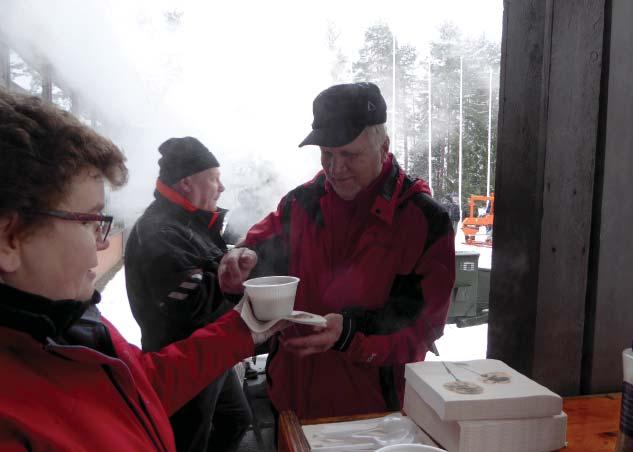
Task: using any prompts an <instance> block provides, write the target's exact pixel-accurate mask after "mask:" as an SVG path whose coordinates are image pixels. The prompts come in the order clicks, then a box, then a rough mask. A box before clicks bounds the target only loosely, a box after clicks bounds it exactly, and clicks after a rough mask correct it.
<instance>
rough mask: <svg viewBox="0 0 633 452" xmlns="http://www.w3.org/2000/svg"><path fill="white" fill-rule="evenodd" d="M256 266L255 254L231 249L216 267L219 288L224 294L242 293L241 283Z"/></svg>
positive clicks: (243, 249)
mask: <svg viewBox="0 0 633 452" xmlns="http://www.w3.org/2000/svg"><path fill="white" fill-rule="evenodd" d="M255 264H257V254H255V251H253V250H249V249H248V248H233V249H232V250H231V251H229V252H228V253H226V254H225V255H224V257H223V258H222V260H221V261H220V266H219V267H218V279H219V281H220V288H221V289H222V291H223V292H225V293H242V292H244V287H243V286H242V283H243V282H244V281H246V279H247V278H248V275H250V273H251V270H252V269H253V267H255Z"/></svg>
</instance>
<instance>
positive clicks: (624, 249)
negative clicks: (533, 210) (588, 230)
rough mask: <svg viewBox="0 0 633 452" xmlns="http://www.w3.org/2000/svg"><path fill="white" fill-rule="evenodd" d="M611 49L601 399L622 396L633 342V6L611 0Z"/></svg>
mask: <svg viewBox="0 0 633 452" xmlns="http://www.w3.org/2000/svg"><path fill="white" fill-rule="evenodd" d="M610 3H611V8H612V10H611V11H610V16H611V30H610V36H609V38H610V42H609V47H608V55H607V57H608V62H609V64H608V72H607V77H606V82H607V92H608V95H607V96H606V98H605V99H604V100H603V103H602V104H603V107H604V108H603V111H604V122H603V127H604V129H603V134H602V140H600V143H599V145H600V146H602V147H603V149H604V151H603V153H602V159H601V160H599V163H600V167H601V168H602V174H601V178H600V180H599V182H598V183H599V187H598V188H599V190H598V195H597V196H596V199H597V200H598V202H599V203H600V205H599V206H597V209H596V210H597V215H596V216H597V217H598V218H599V222H600V228H599V229H596V231H595V233H594V236H595V239H594V242H595V243H596V244H599V248H598V249H597V250H596V252H595V254H594V255H593V256H592V257H595V262H594V263H595V266H594V267H593V268H592V272H591V273H590V274H592V275H593V276H594V277H595V280H596V284H595V290H594V291H593V292H592V296H591V298H590V302H591V304H590V310H589V311H588V312H589V318H588V321H590V322H591V325H592V326H593V328H592V329H590V330H588V334H587V336H586V347H587V350H586V353H587V360H586V372H585V379H584V385H583V389H584V390H585V391H586V392H590V393H597V392H606V391H615V390H617V391H619V390H620V388H621V385H622V355H621V353H620V352H621V351H622V349H624V348H625V347H631V340H633V302H632V301H631V298H632V295H633V278H632V277H631V269H633V240H632V239H631V235H632V233H631V225H633V193H632V192H631V181H633V153H632V152H631V150H632V149H633V127H632V125H633V91H632V90H631V74H632V73H633V53H632V49H633V29H632V28H631V23H632V22H633V2H631V1H630V0H612V1H611V2H610Z"/></svg>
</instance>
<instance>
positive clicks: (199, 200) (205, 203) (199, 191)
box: [183, 168, 224, 211]
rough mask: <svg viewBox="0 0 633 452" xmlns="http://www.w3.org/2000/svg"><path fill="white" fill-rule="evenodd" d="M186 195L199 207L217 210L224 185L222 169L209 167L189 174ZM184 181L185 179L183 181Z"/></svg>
mask: <svg viewBox="0 0 633 452" xmlns="http://www.w3.org/2000/svg"><path fill="white" fill-rule="evenodd" d="M186 179H188V181H187V183H186V190H185V197H186V198H187V199H188V200H189V202H190V203H191V204H193V205H194V206H196V207H197V208H198V209H202V210H209V211H215V210H216V208H217V206H218V199H219V198H220V194H221V193H222V192H223V191H224V185H222V182H220V169H219V168H209V169H206V170H204V171H200V172H199V173H196V174H192V175H191V176H188V177H187V178H186ZM183 182H184V181H183Z"/></svg>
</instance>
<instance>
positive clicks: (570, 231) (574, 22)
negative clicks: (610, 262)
mask: <svg viewBox="0 0 633 452" xmlns="http://www.w3.org/2000/svg"><path fill="white" fill-rule="evenodd" d="M604 8H605V5H604V0H566V1H560V2H553V9H552V27H551V39H550V45H551V51H550V62H549V86H548V89H547V92H548V97H547V103H546V105H547V125H546V132H545V133H546V135H545V137H546V138H545V139H546V142H545V160H544V168H543V172H544V187H543V210H542V220H541V221H542V223H541V240H540V262H539V275H538V294H537V303H538V304H537V310H536V332H535V333H536V334H535V341H534V362H533V371H532V377H533V378H534V379H535V380H537V381H539V382H540V383H542V384H544V385H546V386H548V387H549V388H551V389H552V390H554V391H556V392H558V393H560V394H562V395H570V394H572V395H573V394H579V393H580V374H581V367H582V366H581V364H582V343H583V334H584V318H585V300H586V290H587V266H588V255H589V247H590V237H591V218H592V215H591V212H592V204H593V189H594V185H593V180H594V162H595V153H596V146H597V135H598V117H599V109H600V80H601V75H602V42H603V34H604ZM554 344H555V346H553V345H554Z"/></svg>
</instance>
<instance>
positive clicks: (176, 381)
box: [130, 310, 254, 415]
mask: <svg viewBox="0 0 633 452" xmlns="http://www.w3.org/2000/svg"><path fill="white" fill-rule="evenodd" d="M130 349H131V351H133V352H134V353H136V355H137V356H136V358H137V359H138V360H139V362H140V363H141V365H142V366H143V369H144V371H145V374H146V375H147V377H148V379H149V381H150V383H151V384H152V386H153V387H154V390H155V391H156V393H157V394H158V397H159V398H160V400H161V401H162V404H163V406H164V408H165V411H167V414H168V415H171V414H173V413H174V412H175V411H176V410H178V409H179V408H180V407H181V406H182V405H184V404H185V403H186V402H188V401H189V400H191V398H193V397H194V396H195V395H196V394H198V393H199V392H200V391H201V390H202V389H203V388H204V387H205V386H207V385H209V384H210V383H211V382H212V381H213V380H215V379H216V378H218V377H219V376H220V375H221V374H222V373H224V372H225V371H226V370H228V369H230V368H231V367H232V366H234V365H235V364H237V363H238V362H239V361H241V360H242V359H244V358H247V357H249V356H252V354H253V352H254V346H253V339H252V336H251V333H250V330H249V329H248V327H247V326H246V324H245V323H244V321H243V320H242V319H241V318H240V316H239V313H238V312H237V311H235V310H231V311H229V312H228V313H226V314H225V315H223V316H222V317H220V318H219V319H217V320H216V321H215V322H213V323H210V324H209V325H207V326H205V327H203V328H200V329H198V330H196V331H195V332H194V333H193V334H192V335H191V336H189V337H188V338H187V339H183V340H181V341H178V342H174V343H173V344H170V345H168V346H166V347H164V348H163V349H161V350H160V351H158V352H147V353H144V352H142V351H141V350H139V349H138V348H137V347H130Z"/></svg>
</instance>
